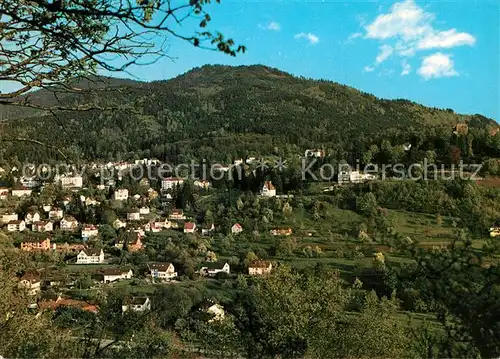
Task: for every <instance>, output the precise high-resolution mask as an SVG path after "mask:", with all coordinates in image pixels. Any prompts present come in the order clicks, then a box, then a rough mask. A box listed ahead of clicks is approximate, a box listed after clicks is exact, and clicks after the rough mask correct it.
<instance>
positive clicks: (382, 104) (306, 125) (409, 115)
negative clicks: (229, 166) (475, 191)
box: [7, 65, 497, 160]
mask: <svg viewBox="0 0 500 359" xmlns="http://www.w3.org/2000/svg"><path fill="white" fill-rule="evenodd" d="M110 81H111V83H113V80H110ZM119 85H120V86H118V87H120V91H96V93H94V94H87V95H85V96H86V97H82V96H79V97H78V96H67V97H66V98H65V99H64V101H65V102H66V103H68V104H70V105H71V104H74V103H88V102H92V103H94V102H95V103H96V104H98V105H100V106H101V107H113V108H115V110H113V111H97V110H93V111H86V112H71V111H67V112H60V113H58V114H57V116H58V119H57V121H54V118H52V117H51V116H49V115H45V116H44V115H43V114H42V113H38V114H37V115H36V116H32V117H28V118H18V119H17V121H9V122H8V123H9V124H10V126H7V127H8V131H9V133H15V134H18V135H19V136H24V137H26V136H30V138H35V139H39V140H40V141H42V140H43V139H46V138H50V139H51V141H53V142H54V143H56V144H57V145H58V146H61V147H62V148H64V149H67V148H74V151H75V152H77V154H78V153H79V154H80V155H81V156H83V157H84V158H101V157H107V156H111V157H116V156H118V157H133V156H136V155H137V156H156V157H166V158H168V157H171V156H173V157H176V159H178V160H185V159H188V158H192V157H194V156H199V155H200V156H203V157H218V158H227V157H228V156H230V155H236V154H240V153H241V154H244V153H246V152H248V153H254V154H265V153H273V152H280V151H284V152H286V153H303V150H304V148H311V147H312V148H314V147H324V148H329V149H330V152H333V153H337V154H338V155H339V156H340V155H342V154H348V153H349V154H350V155H352V156H355V154H356V153H358V154H359V152H363V151H366V149H367V148H368V147H369V146H370V145H371V142H373V143H378V144H380V143H381V142H382V140H384V139H385V140H388V141H390V142H391V143H393V144H395V145H400V144H402V143H403V141H405V142H412V143H415V144H418V143H425V142H426V141H427V142H429V141H430V140H429V139H428V138H434V137H436V136H438V135H437V134H438V133H439V134H440V135H442V136H449V135H450V134H451V133H452V128H453V127H454V126H455V125H456V124H457V123H468V124H469V126H470V127H472V128H478V129H479V130H481V131H483V129H484V131H483V132H487V130H486V129H488V128H489V127H494V126H497V124H496V122H495V121H493V120H492V119H488V118H486V117H484V116H481V115H460V114H456V113H455V112H454V111H453V110H451V109H448V110H442V109H437V108H430V107H425V106H422V105H419V104H417V103H415V102H411V101H409V100H400V99H398V100H385V99H379V98H377V97H375V96H374V95H371V94H368V93H364V92H361V91H359V90H356V89H354V88H352V87H349V86H345V85H342V84H338V83H334V82H331V81H325V80H311V79H306V78H303V77H295V76H293V75H291V74H288V73H286V72H283V71H281V70H278V69H274V68H270V67H267V66H263V65H252V66H235V67H233V66H222V65H206V66H202V67H199V68H194V69H192V70H190V71H188V72H186V73H185V74H182V75H179V76H177V77H175V78H173V79H170V80H162V81H154V82H150V83H142V82H134V83H132V84H131V85H127V84H124V85H123V86H121V84H119ZM127 107H128V108H129V110H127V109H126V108H127ZM130 108H133V111H130ZM14 122H15V124H14ZM228 138H230V139H232V141H229V140H228ZM238 143H240V144H238ZM429 146H430V145H429ZM433 146H434V145H433ZM439 146H440V145H439ZM277 148H279V150H276V149H277ZM430 148H432V146H430ZM226 151H227V153H226ZM172 153H173V154H172Z"/></svg>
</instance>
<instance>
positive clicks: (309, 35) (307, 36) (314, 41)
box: [294, 32, 319, 45]
mask: <svg viewBox="0 0 500 359" xmlns="http://www.w3.org/2000/svg"><path fill="white" fill-rule="evenodd" d="M294 39H296V40H298V39H307V41H309V43H310V44H311V45H316V44H317V43H318V42H319V37H317V36H316V35H314V34H312V33H310V32H308V33H305V32H301V33H298V34H296V35H295V36H294Z"/></svg>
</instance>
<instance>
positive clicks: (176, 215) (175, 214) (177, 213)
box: [168, 209, 186, 220]
mask: <svg viewBox="0 0 500 359" xmlns="http://www.w3.org/2000/svg"><path fill="white" fill-rule="evenodd" d="M168 219H173V220H183V219H186V216H185V215H184V212H183V211H182V209H173V210H172V213H170V214H169V216H168Z"/></svg>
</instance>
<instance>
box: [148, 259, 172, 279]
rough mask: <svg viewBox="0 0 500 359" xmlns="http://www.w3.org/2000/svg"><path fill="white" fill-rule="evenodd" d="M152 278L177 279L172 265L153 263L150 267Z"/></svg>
mask: <svg viewBox="0 0 500 359" xmlns="http://www.w3.org/2000/svg"><path fill="white" fill-rule="evenodd" d="M149 271H150V272H151V277H152V278H153V279H157V280H167V279H172V278H175V277H177V272H176V271H175V268H174V265H173V264H172V263H153V264H150V265H149Z"/></svg>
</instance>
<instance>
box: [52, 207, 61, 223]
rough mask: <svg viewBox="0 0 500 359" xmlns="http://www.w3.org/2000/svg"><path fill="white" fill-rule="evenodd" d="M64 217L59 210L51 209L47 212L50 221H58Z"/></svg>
mask: <svg viewBox="0 0 500 359" xmlns="http://www.w3.org/2000/svg"><path fill="white" fill-rule="evenodd" d="M63 217H64V211H63V210H62V209H61V208H52V209H51V210H50V211H49V218H50V219H52V220H58V219H61V218H63Z"/></svg>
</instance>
